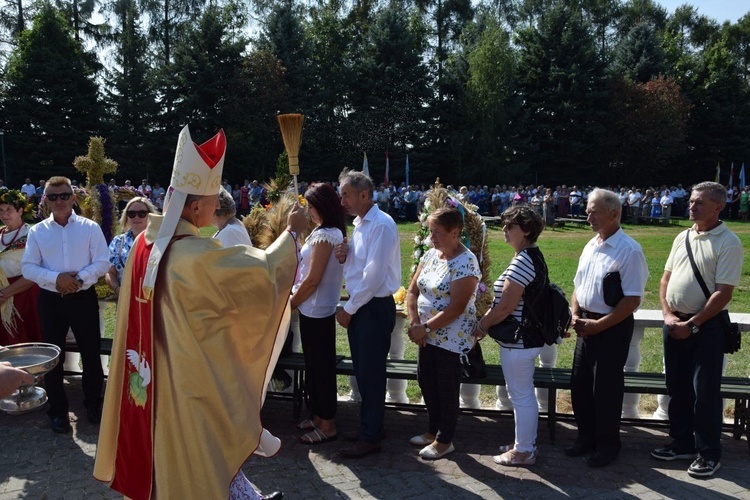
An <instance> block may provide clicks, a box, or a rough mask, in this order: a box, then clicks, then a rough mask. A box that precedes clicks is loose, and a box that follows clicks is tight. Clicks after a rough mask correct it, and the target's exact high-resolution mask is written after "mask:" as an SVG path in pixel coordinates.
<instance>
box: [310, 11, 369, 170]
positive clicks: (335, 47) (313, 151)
mask: <svg viewBox="0 0 750 500" xmlns="http://www.w3.org/2000/svg"><path fill="white" fill-rule="evenodd" d="M354 36H355V34H354V30H353V27H352V25H351V24H350V23H349V22H347V19H346V16H345V12H344V10H343V2H342V1H341V0H329V1H326V2H321V4H320V5H319V6H318V7H313V8H312V9H311V10H310V22H309V23H308V24H307V25H306V30H305V38H306V40H307V44H308V46H309V47H310V60H309V66H310V70H309V75H310V80H309V88H310V91H309V97H308V104H307V113H308V114H307V116H306V117H305V121H306V127H305V148H304V154H303V161H304V163H305V164H306V170H307V172H308V174H309V175H312V176H316V177H315V178H320V179H326V178H335V176H336V174H337V173H338V172H339V171H340V170H341V168H342V167H344V166H346V165H351V164H352V162H353V161H354V160H355V159H356V157H357V156H359V155H361V154H362V152H361V151H357V150H356V149H355V148H352V147H351V146H350V145H351V144H352V140H351V138H350V134H349V132H350V129H349V127H347V126H346V125H345V120H346V115H347V107H348V94H349V86H350V84H351V81H352V79H353V71H352V57H351V54H352V52H351V51H352V41H353V40H354Z"/></svg>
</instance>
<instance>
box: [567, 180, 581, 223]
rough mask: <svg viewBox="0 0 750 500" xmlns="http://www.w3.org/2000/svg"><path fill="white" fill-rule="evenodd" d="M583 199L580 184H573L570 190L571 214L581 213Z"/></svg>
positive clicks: (575, 215)
mask: <svg viewBox="0 0 750 500" xmlns="http://www.w3.org/2000/svg"><path fill="white" fill-rule="evenodd" d="M581 201H583V194H582V193H581V191H580V190H579V189H578V186H573V189H572V190H571V191H570V214H571V215H572V216H573V217H578V216H579V215H581Z"/></svg>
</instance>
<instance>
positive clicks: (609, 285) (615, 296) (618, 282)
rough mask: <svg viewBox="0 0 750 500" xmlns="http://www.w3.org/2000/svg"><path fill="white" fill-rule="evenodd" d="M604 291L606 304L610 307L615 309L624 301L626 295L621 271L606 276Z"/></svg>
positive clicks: (603, 284)
mask: <svg viewBox="0 0 750 500" xmlns="http://www.w3.org/2000/svg"><path fill="white" fill-rule="evenodd" d="M602 291H603V292H604V303H605V304H607V305H608V306H609V307H615V306H616V305H617V303H618V302H620V301H621V300H622V298H623V297H624V296H625V294H624V293H623V291H622V276H620V271H614V272H611V273H607V274H605V275H604V280H603V283H602Z"/></svg>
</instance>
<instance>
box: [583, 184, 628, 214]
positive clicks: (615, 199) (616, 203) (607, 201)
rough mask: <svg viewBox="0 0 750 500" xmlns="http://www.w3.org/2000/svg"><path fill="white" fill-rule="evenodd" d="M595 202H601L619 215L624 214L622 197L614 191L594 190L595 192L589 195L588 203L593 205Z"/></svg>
mask: <svg viewBox="0 0 750 500" xmlns="http://www.w3.org/2000/svg"><path fill="white" fill-rule="evenodd" d="M593 201H598V202H600V203H601V204H602V205H604V206H605V207H607V209H608V210H609V211H610V212H617V213H618V214H620V213H622V203H620V197H619V196H618V195H617V193H615V192H613V191H610V190H608V189H601V188H594V190H593V191H591V192H590V193H589V200H588V203H591V202H593Z"/></svg>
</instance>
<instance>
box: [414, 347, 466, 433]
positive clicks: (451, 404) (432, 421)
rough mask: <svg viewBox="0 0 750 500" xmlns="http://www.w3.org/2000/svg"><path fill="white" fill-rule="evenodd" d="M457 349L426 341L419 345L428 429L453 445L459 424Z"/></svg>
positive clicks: (419, 365) (419, 363)
mask: <svg viewBox="0 0 750 500" xmlns="http://www.w3.org/2000/svg"><path fill="white" fill-rule="evenodd" d="M459 356H460V355H459V354H458V353H457V352H451V351H449V350H447V349H443V348H441V347H436V346H434V345H431V344H427V345H426V346H424V347H420V348H419V360H418V362H417V380H418V381H419V388H420V389H421V390H422V397H423V398H424V403H425V406H427V415H428V416H429V427H428V432H429V433H430V434H432V435H433V436H435V440H436V441H437V442H438V443H443V444H450V443H452V442H453V434H454V433H455V431H456V424H457V423H458V409H459V398H460V391H461V361H460V359H459Z"/></svg>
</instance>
